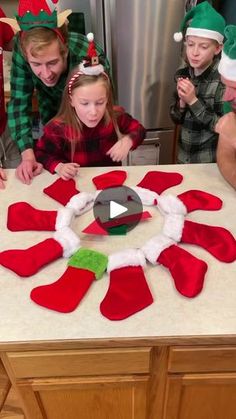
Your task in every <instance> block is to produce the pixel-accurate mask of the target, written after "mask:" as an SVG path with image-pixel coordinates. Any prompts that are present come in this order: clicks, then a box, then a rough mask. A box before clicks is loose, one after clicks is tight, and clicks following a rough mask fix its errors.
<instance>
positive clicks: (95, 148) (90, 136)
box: [35, 57, 145, 180]
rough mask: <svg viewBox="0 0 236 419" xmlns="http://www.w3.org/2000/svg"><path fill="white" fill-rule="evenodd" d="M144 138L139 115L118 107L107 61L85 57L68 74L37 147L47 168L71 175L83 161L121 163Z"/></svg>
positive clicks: (84, 164)
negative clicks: (90, 60)
mask: <svg viewBox="0 0 236 419" xmlns="http://www.w3.org/2000/svg"><path fill="white" fill-rule="evenodd" d="M86 58H87V57H86ZM97 58H98V57H97ZM84 64H85V65H84ZM90 69H92V71H91V73H92V74H88V73H90ZM94 69H95V73H96V74H94ZM85 73H86V74H85ZM144 137H145V129H144V127H143V126H142V125H141V124H140V123H139V122H138V121H137V120H136V119H134V118H132V117H131V116H130V115H129V114H127V113H126V112H125V111H124V110H123V109H122V108H119V107H117V108H116V109H115V108H114V106H113V100H112V87H111V82H110V79H109V77H108V75H107V74H106V73H105V72H104V69H103V66H102V65H101V64H99V63H98V62H97V63H96V64H95V65H93V64H92V65H91V63H90V64H89V65H88V66H86V63H84V62H83V64H80V65H79V66H78V67H77V68H76V69H74V71H73V72H72V73H71V74H70V75H69V77H68V80H67V84H66V87H65V90H64V93H63V97H62V102H61V106H60V109H59V112H58V114H57V115H56V116H55V117H54V118H53V119H52V120H51V121H49V122H48V124H46V125H45V127H44V134H43V136H42V137H41V138H40V139H39V140H38V142H37V145H36V150H35V152H36V158H37V161H39V162H41V163H42V164H43V166H44V168H45V169H47V170H48V171H49V172H51V173H55V172H56V173H58V175H59V176H60V177H61V178H62V179H64V180H67V179H71V178H73V177H75V176H76V175H77V174H78V172H79V167H80V166H82V167H84V166H118V165H121V161H122V160H124V159H125V158H126V157H127V155H128V153H129V151H130V150H133V149H135V148H136V147H137V146H138V145H139V144H141V143H142V141H143V139H144Z"/></svg>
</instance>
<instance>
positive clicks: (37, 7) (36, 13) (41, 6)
mask: <svg viewBox="0 0 236 419" xmlns="http://www.w3.org/2000/svg"><path fill="white" fill-rule="evenodd" d="M57 2H58V0H53V3H54V4H56V3H57ZM71 13H72V10H70V9H67V10H64V11H63V12H62V13H57V10H56V9H54V10H53V11H51V10H50V8H49V7H48V4H47V2H46V0H19V5H18V15H16V19H10V18H1V19H0V20H1V21H2V22H5V23H8V24H9V25H10V26H11V27H12V28H13V29H14V31H15V32H18V31H28V30H30V29H32V28H35V27H44V28H49V29H54V30H55V29H57V28H60V27H61V26H62V25H63V24H64V23H65V21H66V19H67V17H68V16H69V15H70V14H71Z"/></svg>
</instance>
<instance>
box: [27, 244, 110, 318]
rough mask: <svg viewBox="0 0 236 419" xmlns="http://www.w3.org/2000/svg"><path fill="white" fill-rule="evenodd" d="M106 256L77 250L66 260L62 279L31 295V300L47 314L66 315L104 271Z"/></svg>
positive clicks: (74, 307)
mask: <svg viewBox="0 0 236 419" xmlns="http://www.w3.org/2000/svg"><path fill="white" fill-rule="evenodd" d="M107 260H108V258H107V256H106V255H104V254H102V253H100V252H96V251H94V250H90V249H85V248H80V249H79V250H78V251H77V252H76V253H75V254H74V255H73V256H72V257H71V258H70V260H69V262H68V267H67V269H66V271H65V272H64V273H63V275H62V276H61V277H60V278H59V279H58V280H57V281H56V282H53V283H52V284H48V285H42V286H39V287H36V288H34V289H33V290H32V291H31V294H30V298H31V299H32V300H33V301H34V302H35V303H36V304H38V305H40V306H43V307H46V308H48V309H50V310H55V311H59V312H62V313H69V312H72V311H73V310H75V309H76V307H78V305H79V303H80V301H81V300H82V299H83V297H84V295H85V294H86V293H87V291H88V290H89V288H90V286H91V285H92V283H93V282H94V281H95V280H96V279H100V278H101V277H102V275H103V273H104V271H105V270H106V267H107Z"/></svg>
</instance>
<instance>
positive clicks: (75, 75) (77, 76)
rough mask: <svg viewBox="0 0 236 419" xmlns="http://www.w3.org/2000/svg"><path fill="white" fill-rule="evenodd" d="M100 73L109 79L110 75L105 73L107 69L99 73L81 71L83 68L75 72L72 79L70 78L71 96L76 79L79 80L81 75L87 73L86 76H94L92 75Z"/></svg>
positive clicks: (69, 91)
mask: <svg viewBox="0 0 236 419" xmlns="http://www.w3.org/2000/svg"><path fill="white" fill-rule="evenodd" d="M100 74H102V75H104V76H105V77H106V78H107V79H109V77H108V75H107V73H105V71H101V72H100V73H98V74H91V73H86V72H84V71H81V70H79V71H77V73H75V74H74V75H73V76H72V77H71V79H70V81H69V83H68V93H69V95H70V96H71V92H72V86H73V84H74V82H75V80H77V79H78V78H79V77H80V76H82V75H85V76H92V75H96V76H99V75H100Z"/></svg>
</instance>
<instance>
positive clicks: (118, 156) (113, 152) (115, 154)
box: [106, 135, 133, 162]
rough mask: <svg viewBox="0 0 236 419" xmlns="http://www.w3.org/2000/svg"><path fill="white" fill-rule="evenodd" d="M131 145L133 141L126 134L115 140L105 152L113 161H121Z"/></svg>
mask: <svg viewBox="0 0 236 419" xmlns="http://www.w3.org/2000/svg"><path fill="white" fill-rule="evenodd" d="M132 145H133V141H132V140H131V138H130V137H129V136H128V135H126V136H125V137H123V138H121V139H120V140H119V141H117V142H116V143H115V144H114V145H113V146H112V147H111V148H110V150H108V152H107V153H106V154H107V155H108V156H110V158H111V159H112V160H113V161H115V162H119V161H122V160H124V159H125V158H126V157H127V155H128V152H129V150H130V149H131V147H132Z"/></svg>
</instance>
